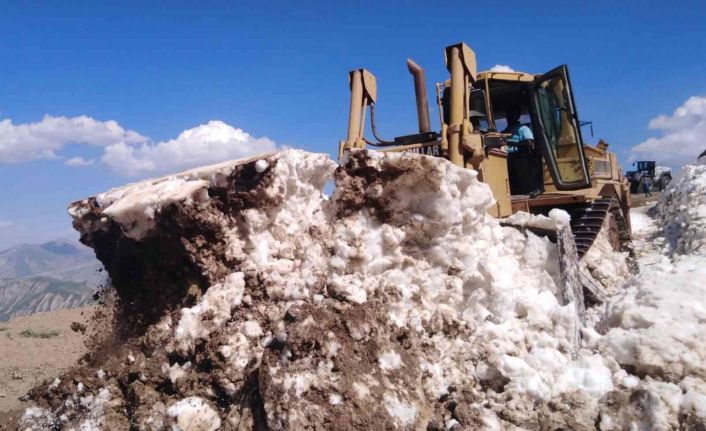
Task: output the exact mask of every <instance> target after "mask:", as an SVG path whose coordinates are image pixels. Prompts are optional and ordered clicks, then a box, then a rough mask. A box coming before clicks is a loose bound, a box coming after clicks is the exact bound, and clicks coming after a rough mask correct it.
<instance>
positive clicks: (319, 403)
mask: <svg viewBox="0 0 706 431" xmlns="http://www.w3.org/2000/svg"><path fill="white" fill-rule="evenodd" d="M476 175H477V174H476V172H475V171H471V170H465V169H460V168H457V167H455V166H453V165H452V164H450V163H448V162H447V161H445V160H443V159H438V158H431V157H426V156H420V155H416V154H389V155H380V154H377V153H368V152H365V151H356V152H353V153H351V154H349V156H348V157H347V159H346V160H343V161H342V164H341V166H340V167H337V166H336V164H335V163H334V162H332V161H331V160H330V159H329V158H328V157H327V156H325V155H321V154H311V153H305V152H301V151H285V152H281V153H275V154H268V155H263V156H260V157H258V158H253V159H249V160H240V161H234V162H229V163H224V164H221V165H217V166H212V167H206V168H202V169H199V170H195V171H189V172H185V173H182V174H179V175H176V176H171V177H166V178H162V179H158V180H149V181H144V182H141V183H136V184H132V185H128V186H126V187H124V188H120V189H115V190H111V191H109V192H107V193H105V194H103V195H100V196H98V197H94V198H89V199H87V200H84V201H81V202H77V203H75V204H74V205H72V207H71V213H72V215H73V217H74V223H75V226H76V227H77V229H78V230H79V231H80V232H81V234H82V241H83V242H84V243H87V244H90V245H92V246H93V247H94V248H95V250H96V253H97V255H98V257H99V258H100V259H101V260H102V261H103V262H104V264H105V266H106V269H107V270H108V272H109V273H110V275H111V277H112V280H113V284H114V286H115V288H116V291H117V293H118V295H119V296H120V298H121V307H122V308H121V309H120V310H119V312H118V315H119V316H121V319H123V320H122V322H123V323H124V324H123V325H119V326H120V328H121V330H122V331H123V332H121V333H120V335H121V336H122V337H123V338H121V339H120V340H119V342H118V343H117V345H116V346H111V349H110V350H109V351H110V352H111V353H110V354H108V355H96V356H95V357H92V358H89V359H90V360H89V362H88V364H87V365H85V366H83V367H78V368H76V369H75V370H73V371H71V372H70V373H69V374H68V375H67V376H65V377H64V378H62V383H61V384H59V385H57V386H56V387H52V388H47V387H39V388H37V389H36V390H35V391H34V392H33V393H32V398H33V399H34V400H35V402H36V403H37V407H35V408H34V410H32V411H31V415H30V414H29V413H28V415H29V416H31V418H38V419H37V420H46V421H51V423H52V424H55V425H56V426H63V427H67V428H71V427H72V426H73V427H78V426H79V425H80V424H81V423H82V421H84V420H86V419H87V418H88V417H90V418H91V420H92V421H93V422H94V423H96V424H98V425H97V426H99V427H103V428H108V429H119V428H125V426H124V425H126V424H129V426H131V427H133V428H135V429H144V430H151V429H163V428H165V427H167V428H169V427H171V429H174V430H179V429H183V430H202V429H203V430H211V429H218V428H219V427H221V428H223V429H260V428H261V427H263V426H265V425H266V426H267V427H268V428H269V429H359V430H363V429H366V430H367V429H430V430H445V429H458V428H459V427H464V428H466V429H483V428H485V429H502V428H503V427H506V428H507V427H509V428H512V426H518V427H523V428H530V429H556V428H558V427H568V428H571V429H593V427H594V424H595V423H597V422H598V421H600V422H601V423H602V424H604V428H605V429H611V428H610V427H613V429H620V428H621V427H622V425H621V424H623V423H627V422H625V421H631V420H633V419H631V418H632V416H630V414H629V412H628V411H627V410H626V409H628V408H632V407H630V406H633V404H634V403H635V402H638V403H639V402H642V401H644V403H647V404H644V403H643V404H639V405H638V406H637V407H635V409H638V408H646V407H644V406H649V405H654V406H659V407H660V408H663V409H671V410H670V411H674V412H676V411H685V410H684V408H686V407H684V406H687V405H688V406H692V407H690V408H692V410H690V411H697V410H698V409H700V408H701V405H702V404H701V398H700V395H699V394H700V393H701V392H699V391H700V389H699V388H700V387H701V386H700V385H701V383H702V382H701V380H699V379H695V378H693V376H689V377H685V378H684V379H682V381H681V382H680V384H681V385H682V386H683V388H685V389H684V391H685V392H682V395H681V396H680V397H677V396H676V395H675V393H673V392H674V391H673V388H672V386H674V385H672V386H663V385H669V384H666V383H663V382H656V381H655V382H652V381H650V380H648V379H643V380H640V379H637V378H636V377H635V376H631V375H629V374H628V373H627V372H626V371H625V370H624V369H621V367H620V365H619V362H620V363H624V364H625V365H624V367H626V366H632V367H633V368H634V369H635V370H637V369H638V368H639V364H638V362H637V361H633V362H626V361H630V360H632V358H633V357H638V361H642V362H644V360H643V359H639V358H641V357H640V356H636V355H631V354H630V352H632V351H633V350H636V349H639V348H640V347H642V346H641V345H640V344H639V343H637V341H639V340H637V341H636V340H633V339H622V340H621V339H619V338H616V337H618V335H617V334H618V333H617V332H616V335H612V334H611V333H609V334H608V335H606V336H605V337H601V336H600V335H598V334H597V333H595V331H591V330H587V331H585V332H586V334H585V335H586V338H587V343H586V346H587V347H589V348H590V349H592V350H590V349H586V350H582V351H580V352H578V355H577V358H576V359H572V353H576V352H573V349H574V345H573V342H574V341H575V339H574V334H575V331H576V321H577V311H576V309H577V308H576V304H573V303H568V304H565V305H564V304H562V303H563V302H566V301H565V300H563V299H560V297H561V296H562V295H561V293H560V289H559V288H558V286H559V285H560V283H561V274H560V272H561V271H560V268H559V256H558V252H557V247H556V245H555V244H552V243H551V242H550V241H549V240H548V239H547V238H546V237H542V236H537V235H535V234H534V233H532V231H531V229H527V230H524V229H516V228H512V227H505V226H502V225H501V224H500V223H499V222H498V220H495V219H493V218H492V217H490V216H489V215H488V214H487V208H488V207H489V206H490V205H491V204H492V202H493V199H492V195H491V193H490V190H489V188H488V187H487V186H486V185H485V184H482V183H480V182H479V181H478V179H477V178H476ZM332 178H333V179H335V182H336V189H335V191H334V193H333V195H332V196H331V197H330V198H329V199H325V198H324V196H323V194H322V192H321V190H322V189H323V187H324V184H325V183H326V182H327V181H329V180H331V179H332ZM550 216H551V217H541V216H539V217H538V216H533V217H530V216H527V215H517V216H515V217H514V218H513V219H512V222H513V223H514V224H519V225H526V226H532V227H537V226H540V227H542V228H544V229H557V227H560V226H564V225H565V224H566V223H568V221H569V220H568V218H567V214H566V213H563V212H561V211H554V212H552V213H551V214H550ZM692 293H694V294H695V292H692ZM626 298H628V297H627V296H626ZM642 300H643V297H642V296H639V295H635V297H634V298H633V299H631V301H633V303H636V302H638V301H642ZM626 301H628V299H626ZM640 306H644V307H648V306H649V303H645V304H640ZM671 306H672V307H677V304H676V302H675V303H673V304H672V305H671ZM612 310H613V311H612V312H611V317H610V318H611V319H613V320H611V322H623V321H625V322H630V324H631V325H633V326H631V327H630V328H627V327H625V328H623V327H622V326H620V328H618V326H619V325H618V324H614V325H613V326H616V327H615V328H614V329H613V330H617V329H624V330H625V331H632V329H633V328H635V327H639V326H640V322H644V319H643V320H642V321H640V320H639V319H637V318H636V317H632V318H628V317H625V319H623V316H628V314H629V313H630V310H628V309H627V307H626V309H625V311H623V312H622V314H621V312H620V311H619V310H620V308H619V304H616V305H614V306H613V308H612ZM690 312H691V313H693V315H694V316H695V317H696V316H697V313H698V310H697V308H696V306H694V307H693V309H692V310H691V311H690ZM125 322H127V323H125ZM653 326H654V325H653ZM613 330H612V331H613ZM612 331H611V332H612ZM633 332H634V331H633ZM611 340H615V343H613V342H612V341H611ZM631 343H632V344H631ZM613 344H615V345H613ZM646 345H647V344H646ZM599 346H600V348H601V349H603V351H607V350H611V349H615V352H613V353H612V354H613V355H614V356H615V357H616V358H618V361H616V360H614V359H613V358H612V357H611V356H606V355H601V354H599V353H598V349H599ZM625 346H628V347H627V348H628V350H629V349H630V348H631V347H630V346H634V347H635V349H633V350H631V351H630V352H628V353H624V352H621V351H618V350H617V349H619V348H623V347H625ZM621 355H622V356H621ZM626 358H627V359H626ZM667 359H669V360H664V361H662V363H660V364H658V365H660V366H662V367H663V368H664V369H665V370H669V372H678V373H681V374H680V375H685V374H686V373H693V372H694V371H693V370H695V369H697V368H698V367H697V363H698V360H697V359H695V358H679V360H677V359H676V358H675V357H670V358H667ZM642 362H639V363H642ZM679 367H681V368H679ZM665 373H667V371H665ZM665 375H666V374H665ZM76 381H80V382H81V385H82V386H81V388H82V392H83V395H82V396H84V397H86V396H87V395H88V394H92V395H93V396H94V397H96V396H97V395H98V394H109V395H110V397H109V399H108V400H106V401H105V402H102V403H101V404H100V405H96V407H95V408H94V407H90V406H88V407H84V408H78V407H77V405H76V403H75V402H74V401H72V400H73V398H72V397H74V396H75V394H76V392H77V387H76V385H75V384H74V382H76ZM650 385H651V386H650ZM660 385H662V386H660ZM637 387H640V388H646V387H649V388H652V389H650V390H652V392H649V394H651V395H650V396H654V397H658V398H659V397H662V398H659V399H660V400H661V399H664V400H666V401H664V402H663V405H662V404H659V403H657V401H654V400H653V399H652V398H649V397H648V398H646V399H645V400H642V399H641V398H639V397H638V398H635V397H632V398H630V397H627V398H626V399H623V398H621V397H623V394H624V392H625V391H627V390H631V391H634V390H636V389H635V388H637ZM628 388H630V389H628ZM655 388H656V389H655ZM635 400H637V401H635ZM641 400H642V401H641ZM675 400H676V401H675ZM650 403H651V404H650ZM674 403H677V404H674ZM626 406H627V407H626ZM675 406H676V407H675ZM679 406H682V407H679ZM680 409H681V410H680ZM29 416H28V419H27V422H26V423H27V424H31V422H29V421H30V420H34V419H31V418H29ZM626 418H627V419H626ZM661 419H662V416H659V417H657V416H655V418H653V419H650V418H647V419H645V423H646V424H648V425H649V424H655V423H657V422H656V421H659V420H661ZM621 421H622V422H621Z"/></svg>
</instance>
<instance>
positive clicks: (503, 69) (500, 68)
mask: <svg viewBox="0 0 706 431" xmlns="http://www.w3.org/2000/svg"><path fill="white" fill-rule="evenodd" d="M490 71H491V72H515V69H513V68H512V67H510V66H506V65H504V64H496V65H495V66H493V67H491V68H490Z"/></svg>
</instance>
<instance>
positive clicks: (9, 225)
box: [0, 220, 15, 229]
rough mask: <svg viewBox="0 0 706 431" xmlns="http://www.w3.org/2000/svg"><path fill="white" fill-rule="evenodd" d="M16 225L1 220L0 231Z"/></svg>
mask: <svg viewBox="0 0 706 431" xmlns="http://www.w3.org/2000/svg"><path fill="white" fill-rule="evenodd" d="M14 225H15V224H14V223H13V222H11V221H7V220H0V229H4V228H6V227H12V226H14Z"/></svg>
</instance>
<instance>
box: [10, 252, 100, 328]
mask: <svg viewBox="0 0 706 431" xmlns="http://www.w3.org/2000/svg"><path fill="white" fill-rule="evenodd" d="M104 278H105V275H104V274H103V273H102V271H101V264H100V262H98V260H97V259H96V258H95V256H94V254H93V251H92V250H91V249H89V248H87V247H84V246H83V245H81V244H78V243H73V242H69V241H51V242H47V243H45V244H22V245H19V246H16V247H13V248H10V249H8V250H5V251H2V252H0V321H3V320H8V319H10V318H11V317H13V316H22V315H28V314H34V313H38V312H43V311H53V310H59V309H64V308H75V307H80V306H83V305H87V304H90V303H92V302H93V299H92V295H93V292H94V291H95V288H96V287H97V286H98V285H100V284H101V283H102V282H103V281H104Z"/></svg>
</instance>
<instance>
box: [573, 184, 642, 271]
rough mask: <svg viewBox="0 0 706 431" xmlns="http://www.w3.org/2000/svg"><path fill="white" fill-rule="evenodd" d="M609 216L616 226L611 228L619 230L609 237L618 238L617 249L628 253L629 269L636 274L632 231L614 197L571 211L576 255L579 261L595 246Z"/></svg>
mask: <svg viewBox="0 0 706 431" xmlns="http://www.w3.org/2000/svg"><path fill="white" fill-rule="evenodd" d="M609 214H611V215H612V216H613V219H614V220H615V225H614V226H612V224H611V226H609V228H611V229H612V228H615V229H616V230H617V232H609V235H610V236H617V238H616V239H617V242H618V244H617V247H616V248H617V249H618V250H619V251H621V252H627V253H628V258H627V264H628V267H629V268H630V270H631V271H632V272H633V273H636V272H637V270H638V268H637V263H636V260H635V251H634V249H633V246H632V238H631V236H630V230H629V229H628V226H627V222H626V220H625V216H624V215H623V211H622V210H621V209H620V203H619V202H618V200H617V199H616V198H614V197H605V198H600V199H596V200H595V201H593V202H591V203H590V204H588V205H586V206H582V207H580V208H575V209H573V210H572V211H571V230H572V232H573V234H574V241H575V242H576V253H577V254H578V257H579V259H581V258H583V256H584V255H585V254H586V253H587V252H588V250H589V249H590V248H591V246H592V245H593V242H594V241H595V239H596V237H597V236H598V233H599V232H600V230H601V229H602V228H603V226H604V224H605V220H606V218H607V217H608V215H609ZM611 234H612V235H611Z"/></svg>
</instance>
